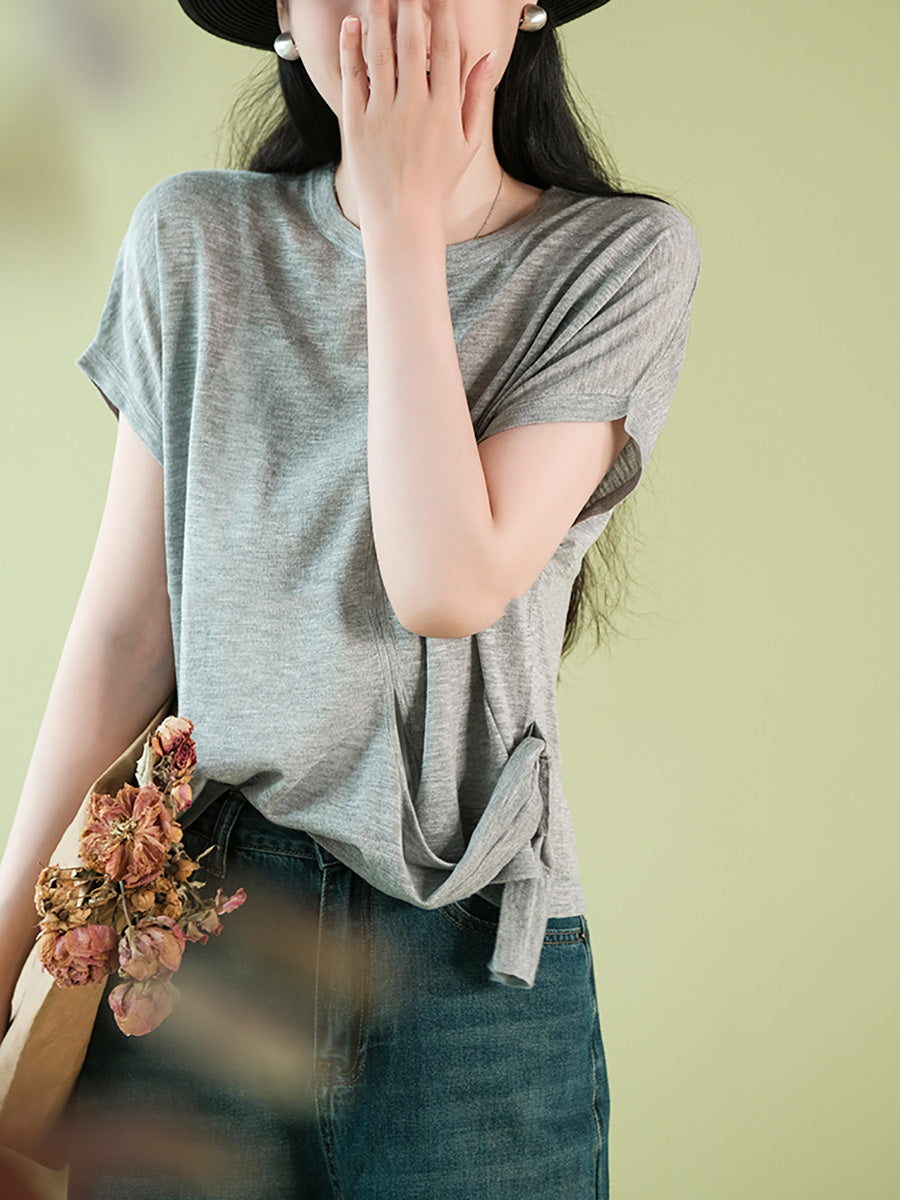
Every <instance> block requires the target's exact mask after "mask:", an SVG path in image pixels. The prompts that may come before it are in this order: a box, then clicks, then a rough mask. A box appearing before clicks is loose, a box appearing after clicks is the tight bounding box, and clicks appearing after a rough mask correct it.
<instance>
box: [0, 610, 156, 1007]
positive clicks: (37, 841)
mask: <svg viewBox="0 0 900 1200" xmlns="http://www.w3.org/2000/svg"><path fill="white" fill-rule="evenodd" d="M174 686H175V680H174V676H173V671H172V664H171V661H170V660H166V661H164V662H160V663H159V664H158V665H157V664H153V663H150V662H148V661H147V659H146V656H143V657H142V655H141V653H140V651H139V649H138V648H137V647H136V646H134V645H133V644H131V643H130V642H129V643H123V642H122V641H120V640H116V639H115V638H113V637H112V636H109V637H106V636H104V635H100V634H98V633H97V632H96V625H95V623H94V622H93V620H92V619H91V618H90V615H89V613H88V612H87V611H86V610H85V609H84V608H79V609H76V612H75V616H74V618H73V620H72V625H71V627H70V629H69V633H68V635H67V637H66V641H65V644H64V647H63V650H62V654H61V656H60V660H59V666H58V667H57V671H56V676H55V678H54V680H53V684H52V686H51V689H50V694H49V698H48V700H47V706H46V709H45V712H44V717H43V720H42V722H41V726H40V729H39V731H38V735H37V739H36V741H35V746H34V750H33V752H32V756H31V762H30V764H29V766H28V770H27V773H26V776H25V782H24V785H23V787H22V791H21V794H20V799H19V804H18V808H17V810H16V814H15V818H14V820H13V824H12V828H11V830H10V833H9V837H8V839H7V843H6V849H5V850H4V853H3V858H2V861H0V1003H2V1000H3V996H4V993H5V991H8V990H9V989H10V988H11V986H12V984H13V983H14V982H15V979H16V977H17V976H18V974H19V971H20V970H21V967H22V964H23V963H24V961H25V959H26V958H27V956H28V952H29V950H30V948H31V946H32V944H33V942H34V939H35V936H36V934H37V922H38V917H37V913H36V912H35V909H34V887H35V884H36V882H37V878H38V875H39V874H40V872H41V870H42V868H43V867H45V866H47V865H48V863H49V862H50V859H51V856H52V854H53V851H54V850H55V848H56V845H57V843H58V842H59V839H60V838H61V837H62V835H63V833H64V832H65V831H66V829H67V828H68V827H69V825H70V824H71V823H72V821H73V820H74V818H75V815H76V813H77V812H78V809H79V807H80V805H81V802H82V800H83V799H84V797H85V794H86V793H87V790H88V788H89V787H90V786H91V784H92V783H93V782H94V781H95V780H96V779H97V778H98V776H99V775H100V774H101V773H102V772H103V771H105V770H106V768H107V767H108V766H109V764H110V763H111V762H113V761H114V760H115V759H116V758H118V756H119V755H120V754H121V753H122V751H123V750H125V749H126V748H127V747H128V746H129V745H130V743H131V742H132V741H133V740H134V739H135V737H136V736H137V735H138V733H139V732H140V731H141V730H142V729H143V728H144V727H145V725H146V724H147V722H148V721H149V720H150V718H151V717H152V716H153V714H154V713H155V712H156V711H157V709H158V708H159V707H160V706H161V705H162V704H163V703H164V702H165V700H166V698H167V697H168V696H169V694H170V693H171V690H172V688H173V687H174ZM60 865H61V866H74V865H75V864H74V863H62V864H60ZM0 1015H2V1014H0Z"/></svg>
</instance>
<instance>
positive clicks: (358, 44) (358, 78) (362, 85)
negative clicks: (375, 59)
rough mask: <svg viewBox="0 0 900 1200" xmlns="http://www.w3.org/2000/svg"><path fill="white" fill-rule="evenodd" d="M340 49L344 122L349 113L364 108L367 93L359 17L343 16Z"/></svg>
mask: <svg viewBox="0 0 900 1200" xmlns="http://www.w3.org/2000/svg"><path fill="white" fill-rule="evenodd" d="M354 22H355V24H354ZM340 51H341V103H342V106H343V112H344V121H345V122H346V121H347V119H348V117H350V116H351V114H353V113H357V112H360V111H362V110H364V109H365V107H366V101H367V99H368V95H369V86H368V84H367V83H366V64H365V60H364V59H363V56H362V25H361V23H360V20H359V17H345V18H344V20H343V21H342V22H341V36H340Z"/></svg>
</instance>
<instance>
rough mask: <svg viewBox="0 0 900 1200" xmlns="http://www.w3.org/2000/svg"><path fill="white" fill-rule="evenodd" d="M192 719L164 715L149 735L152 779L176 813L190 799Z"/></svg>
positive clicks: (193, 756)
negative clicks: (160, 722) (162, 719)
mask: <svg viewBox="0 0 900 1200" xmlns="http://www.w3.org/2000/svg"><path fill="white" fill-rule="evenodd" d="M193 728H194V723H193V721H189V720H188V718H187V717H166V719H165V720H164V721H163V722H162V724H161V725H160V726H158V728H157V730H156V732H155V733H154V734H153V735H152V736H151V737H150V739H149V744H150V749H151V751H152V753H153V755H154V759H155V761H154V763H153V782H154V783H155V784H156V785H157V787H159V788H160V789H161V790H162V791H165V792H168V794H169V795H170V796H171V798H172V800H173V801H174V803H175V810H176V812H183V811H184V810H185V809H186V808H188V807H189V806H190V804H191V802H192V800H193V794H192V792H191V786H190V779H191V776H192V775H193V774H194V769H195V768H196V766H197V748H196V746H195V745H194V741H193V738H192V737H191V732H192V730H193Z"/></svg>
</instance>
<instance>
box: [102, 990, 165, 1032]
mask: <svg viewBox="0 0 900 1200" xmlns="http://www.w3.org/2000/svg"><path fill="white" fill-rule="evenodd" d="M177 997H178V988H177V987H175V985H174V984H173V983H170V982H169V980H168V979H163V978H161V977H159V976H154V977H152V978H151V979H143V980H129V981H128V982H127V983H120V984H119V985H118V987H114V988H113V990H112V991H111V992H110V993H109V1007H110V1008H111V1009H112V1011H113V1015H114V1016H115V1018H116V1024H117V1025H118V1027H119V1028H120V1029H121V1030H122V1032H123V1033H125V1034H127V1035H128V1036H129V1037H140V1036H141V1035H142V1034H145V1033H150V1031H151V1030H153V1029H155V1028H156V1027H157V1025H160V1024H162V1022H163V1021H164V1020H165V1019H166V1017H167V1016H168V1015H169V1013H170V1012H171V1011H172V1008H173V1006H174V1004H175V1000H176V999H177Z"/></svg>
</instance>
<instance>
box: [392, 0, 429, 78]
mask: <svg viewBox="0 0 900 1200" xmlns="http://www.w3.org/2000/svg"><path fill="white" fill-rule="evenodd" d="M425 59H426V46H425V15H424V13H423V12H422V0H399V4H398V7H397V94H398V96H399V95H400V93H401V92H403V91H406V90H407V89H408V88H412V89H413V90H415V91H417V92H421V91H424V90H425V89H426V88H427V86H428V81H427V78H426V75H425Z"/></svg>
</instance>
